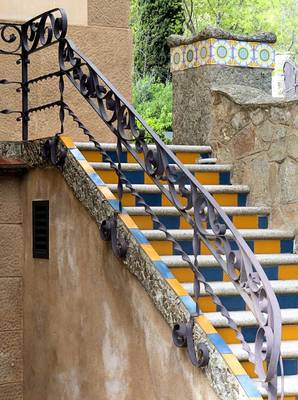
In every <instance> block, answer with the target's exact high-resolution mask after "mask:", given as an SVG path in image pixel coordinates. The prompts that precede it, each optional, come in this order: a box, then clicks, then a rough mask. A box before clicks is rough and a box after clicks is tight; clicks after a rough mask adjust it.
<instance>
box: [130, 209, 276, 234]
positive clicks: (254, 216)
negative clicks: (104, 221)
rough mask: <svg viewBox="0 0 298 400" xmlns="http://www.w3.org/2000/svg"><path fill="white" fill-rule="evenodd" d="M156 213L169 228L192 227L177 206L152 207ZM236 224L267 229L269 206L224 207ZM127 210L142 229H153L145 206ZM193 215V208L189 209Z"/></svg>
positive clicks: (243, 227)
mask: <svg viewBox="0 0 298 400" xmlns="http://www.w3.org/2000/svg"><path fill="white" fill-rule="evenodd" d="M151 208H152V211H153V212H154V213H155V215H157V216H158V218H159V219H160V221H161V222H162V223H163V224H164V225H165V226H166V227H167V228H168V229H185V228H190V225H189V224H188V222H187V221H186V219H185V218H184V217H183V216H181V214H180V213H179V211H178V210H177V209H176V208H175V207H167V206H164V207H151ZM222 209H223V211H224V212H225V213H226V214H227V215H228V217H229V218H230V220H231V221H232V222H233V224H234V226H236V228H238V229H266V228H268V216H269V213H270V209H269V208H268V207H222ZM125 211H126V212H127V213H128V214H129V215H130V216H131V217H132V219H133V220H134V221H135V223H136V224H137V225H138V227H139V228H140V229H153V226H154V224H153V221H152V219H151V217H150V215H148V214H147V213H146V211H145V209H144V207H125ZM189 214H191V215H193V209H192V210H189Z"/></svg>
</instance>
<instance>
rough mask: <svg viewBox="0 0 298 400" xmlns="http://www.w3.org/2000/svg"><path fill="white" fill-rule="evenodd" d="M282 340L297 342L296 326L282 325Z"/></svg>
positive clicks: (297, 331)
mask: <svg viewBox="0 0 298 400" xmlns="http://www.w3.org/2000/svg"><path fill="white" fill-rule="evenodd" d="M281 338H282V340H298V325H283V326H282V334H281Z"/></svg>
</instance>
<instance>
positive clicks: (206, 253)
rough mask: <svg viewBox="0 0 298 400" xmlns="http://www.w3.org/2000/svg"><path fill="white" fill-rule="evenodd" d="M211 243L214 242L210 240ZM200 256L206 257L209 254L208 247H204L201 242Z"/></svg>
mask: <svg viewBox="0 0 298 400" xmlns="http://www.w3.org/2000/svg"><path fill="white" fill-rule="evenodd" d="M211 243H212V244H214V241H212V240H211ZM200 254H201V255H208V254H211V252H210V250H209V249H208V247H207V246H206V245H205V243H203V242H201V250H200Z"/></svg>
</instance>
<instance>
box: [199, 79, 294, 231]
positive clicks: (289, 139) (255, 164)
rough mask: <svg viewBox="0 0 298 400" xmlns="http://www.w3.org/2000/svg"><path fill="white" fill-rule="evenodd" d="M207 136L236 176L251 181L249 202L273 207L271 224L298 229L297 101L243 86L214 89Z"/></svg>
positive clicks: (245, 182) (237, 180) (236, 180)
mask: <svg viewBox="0 0 298 400" xmlns="http://www.w3.org/2000/svg"><path fill="white" fill-rule="evenodd" d="M212 97H213V108H212V114H211V116H212V131H211V133H210V135H209V136H208V138H207V143H206V144H210V145H211V146H212V148H213V150H214V152H215V154H216V156H217V157H218V159H219V161H220V162H228V163H231V164H233V167H234V169H233V171H234V172H233V182H234V183H239V184H241V183H243V184H246V185H249V186H250V195H249V203H250V204H251V205H260V206H270V207H272V214H271V226H272V227H276V228H282V227H285V228H289V227H292V228H293V229H298V213H297V209H298V185H297V183H298V101H297V100H295V99H292V100H291V99H289V100H287V99H285V100H281V99H276V98H275V99H274V98H272V97H270V96H267V95H266V94H265V93H263V92H261V91H258V90H255V89H252V88H247V87H242V86H222V87H218V88H214V90H213V92H212Z"/></svg>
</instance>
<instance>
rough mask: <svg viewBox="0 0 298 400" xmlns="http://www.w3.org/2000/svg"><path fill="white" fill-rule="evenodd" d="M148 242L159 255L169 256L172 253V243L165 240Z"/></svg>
mask: <svg viewBox="0 0 298 400" xmlns="http://www.w3.org/2000/svg"><path fill="white" fill-rule="evenodd" d="M150 244H151V245H152V247H153V248H154V249H155V250H156V251H157V253H158V254H159V255H160V256H171V255H172V254H173V243H171V242H169V241H167V240H151V241H150Z"/></svg>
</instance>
